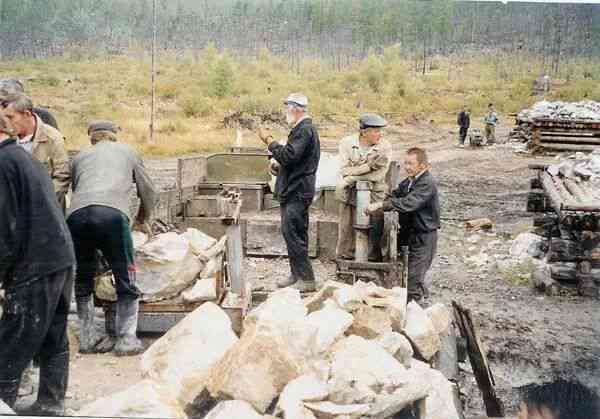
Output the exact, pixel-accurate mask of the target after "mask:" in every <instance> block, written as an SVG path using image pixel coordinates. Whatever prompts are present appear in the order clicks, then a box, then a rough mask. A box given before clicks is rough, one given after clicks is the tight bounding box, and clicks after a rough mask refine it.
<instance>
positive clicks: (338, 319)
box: [306, 306, 354, 353]
mask: <svg viewBox="0 0 600 419" xmlns="http://www.w3.org/2000/svg"><path fill="white" fill-rule="evenodd" d="M306 321H307V323H308V324H309V325H310V326H312V327H314V328H315V329H316V330H317V332H316V336H315V338H316V342H315V346H316V351H317V353H323V352H325V351H327V350H328V349H329V348H330V347H331V345H333V344H334V343H335V342H336V341H337V340H338V339H340V338H342V337H343V336H344V333H345V332H346V330H348V328H349V327H350V326H351V325H352V322H353V321H354V318H353V317H352V315H351V314H349V313H347V312H346V311H344V310H341V309H339V308H335V307H330V306H328V307H325V308H323V309H321V310H318V311H315V312H313V313H311V314H309V315H308V316H307V318H306Z"/></svg>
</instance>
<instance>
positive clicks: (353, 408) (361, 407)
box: [304, 402, 369, 419]
mask: <svg viewBox="0 0 600 419" xmlns="http://www.w3.org/2000/svg"><path fill="white" fill-rule="evenodd" d="M304 406H306V407H307V408H309V409H310V410H312V411H313V412H315V413H316V414H317V416H318V417H319V419H321V418H323V419H329V418H335V417H338V416H340V415H348V416H350V417H351V418H355V417H358V416H361V415H364V414H366V413H367V412H368V411H369V405H368V404H346V405H343V404H335V403H332V402H316V403H304Z"/></svg>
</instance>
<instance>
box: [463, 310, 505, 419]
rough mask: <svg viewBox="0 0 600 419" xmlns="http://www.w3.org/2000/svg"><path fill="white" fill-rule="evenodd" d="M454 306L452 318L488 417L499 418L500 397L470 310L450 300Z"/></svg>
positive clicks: (501, 409) (500, 410) (501, 410)
mask: <svg viewBox="0 0 600 419" xmlns="http://www.w3.org/2000/svg"><path fill="white" fill-rule="evenodd" d="M452 307H453V308H454V318H455V320H456V324H457V325H458V328H459V330H460V333H461V335H462V336H463V337H464V338H465V339H466V341H467V351H468V353H469V360H470V361H471V366H472V367H473V373H474V374H475V380H476V381H477V385H478V387H479V389H480V390H481V393H482V396H483V402H484V404H485V410H486V413H487V415H488V416H489V417H491V418H499V417H503V416H504V406H503V404H502V401H501V400H500V398H499V397H498V396H497V395H496V389H495V385H496V384H495V382H494V377H493V375H492V371H491V369H490V367H489V365H488V362H487V356H486V354H485V351H484V349H483V345H482V344H481V342H480V340H479V337H478V335H477V331H476V329H475V325H474V323H473V319H472V317H471V312H470V310H467V309H465V308H463V307H462V306H461V305H460V304H458V303H457V302H456V301H453V302H452Z"/></svg>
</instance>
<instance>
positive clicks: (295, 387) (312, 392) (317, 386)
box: [277, 375, 329, 419]
mask: <svg viewBox="0 0 600 419" xmlns="http://www.w3.org/2000/svg"><path fill="white" fill-rule="evenodd" d="M328 395H329V391H328V389H327V385H326V384H325V383H324V382H323V381H321V380H319V379H318V378H317V377H316V376H315V375H302V376H300V377H298V378H296V379H295V380H292V381H290V382H289V383H288V384H287V385H286V386H285V388H284V389H283V392H282V393H281V395H280V396H279V401H278V403H277V408H278V409H279V410H280V411H283V413H284V417H285V418H286V419H288V418H303V417H306V416H307V415H308V414H311V415H312V413H310V412H306V409H305V408H304V404H303V402H305V401H308V402H317V401H322V400H325V399H326V398H327V396H328Z"/></svg>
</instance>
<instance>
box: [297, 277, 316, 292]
mask: <svg viewBox="0 0 600 419" xmlns="http://www.w3.org/2000/svg"><path fill="white" fill-rule="evenodd" d="M293 287H294V288H295V289H297V290H298V291H300V292H315V291H316V290H317V286H316V284H315V281H305V280H303V279H301V280H299V281H296V282H295V283H294V285H293Z"/></svg>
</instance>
